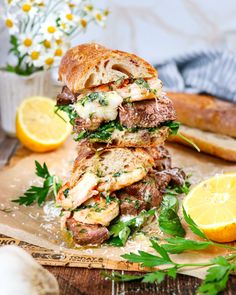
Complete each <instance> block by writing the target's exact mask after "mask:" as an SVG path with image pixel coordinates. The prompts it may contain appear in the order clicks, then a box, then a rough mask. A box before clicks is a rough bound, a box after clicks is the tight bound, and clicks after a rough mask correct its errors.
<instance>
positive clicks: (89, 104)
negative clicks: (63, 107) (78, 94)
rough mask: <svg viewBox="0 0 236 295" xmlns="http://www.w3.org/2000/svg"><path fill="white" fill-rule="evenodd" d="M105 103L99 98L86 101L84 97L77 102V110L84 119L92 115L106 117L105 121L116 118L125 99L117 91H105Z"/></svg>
mask: <svg viewBox="0 0 236 295" xmlns="http://www.w3.org/2000/svg"><path fill="white" fill-rule="evenodd" d="M102 95H103V96H104V100H103V102H104V103H101V102H100V101H99V99H95V100H93V101H91V100H89V99H88V100H87V101H85V102H84V103H81V101H83V98H82V99H81V100H80V101H79V102H77V103H76V105H75V106H74V107H75V110H76V112H77V113H78V115H79V116H80V117H81V118H83V119H87V120H88V119H90V118H91V117H92V116H94V117H97V118H101V119H104V120H105V121H112V120H115V119H116V117H117V115H118V107H119V105H120V104H121V103H122V101H123V99H122V97H121V96H120V95H118V93H117V92H116V91H109V92H103V93H102Z"/></svg>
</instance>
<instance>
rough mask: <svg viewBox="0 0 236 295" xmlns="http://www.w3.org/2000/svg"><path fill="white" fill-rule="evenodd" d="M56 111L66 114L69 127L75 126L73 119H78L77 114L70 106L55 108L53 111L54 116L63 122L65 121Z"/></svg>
mask: <svg viewBox="0 0 236 295" xmlns="http://www.w3.org/2000/svg"><path fill="white" fill-rule="evenodd" d="M58 111H63V112H65V113H67V115H68V117H69V120H70V124H71V125H74V124H75V119H76V118H78V114H77V112H76V110H75V109H74V107H73V106H72V105H65V106H64V105H63V106H56V108H55V111H54V112H55V114H57V115H58V116H59V117H60V118H61V119H62V120H63V121H65V119H64V118H63V117H62V116H60V114H59V113H58Z"/></svg>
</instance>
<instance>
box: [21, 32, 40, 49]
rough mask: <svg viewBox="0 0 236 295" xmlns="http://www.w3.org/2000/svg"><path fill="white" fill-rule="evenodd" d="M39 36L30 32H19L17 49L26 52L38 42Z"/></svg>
mask: <svg viewBox="0 0 236 295" xmlns="http://www.w3.org/2000/svg"><path fill="white" fill-rule="evenodd" d="M40 41H41V38H40V37H39V36H36V37H34V36H32V34H29V33H28V34H21V35H20V37H19V51H20V52H21V53H23V54H24V53H27V52H29V50H31V49H32V48H34V47H35V46H36V45H37V44H38V43H39V42H40Z"/></svg>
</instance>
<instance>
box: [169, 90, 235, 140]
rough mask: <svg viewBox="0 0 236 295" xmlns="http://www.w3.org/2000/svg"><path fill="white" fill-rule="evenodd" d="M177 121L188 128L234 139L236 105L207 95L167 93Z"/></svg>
mask: <svg viewBox="0 0 236 295" xmlns="http://www.w3.org/2000/svg"><path fill="white" fill-rule="evenodd" d="M168 96H169V97H170V98H171V100H172V101H173V104H174V107H175V110H176V113H177V120H178V121H180V122H181V123H183V124H184V125H187V126H189V127H194V128H199V129H201V130H205V131H211V132H215V133H219V134H224V135H228V136H232V137H236V104H235V103H230V102H226V101H222V100H220V99H217V98H215V97H212V96H208V95H198V94H186V93H171V92H169V93H168Z"/></svg>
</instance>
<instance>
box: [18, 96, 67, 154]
mask: <svg viewBox="0 0 236 295" xmlns="http://www.w3.org/2000/svg"><path fill="white" fill-rule="evenodd" d="M54 111H55V102H54V101H53V100H52V99H50V98H47V97H41V96H33V97H29V98H27V99H25V100H24V101H23V102H22V103H21V105H20V106H19V108H18V111H17V114H16V135H17V137H18V138H19V140H20V141H21V143H22V144H23V145H24V146H26V147H27V148H29V149H30V150H32V151H34V152H47V151H51V150H54V149H56V148H58V147H59V146H61V145H62V144H63V143H64V141H65V140H66V138H67V137H68V135H69V134H70V133H71V128H72V127H71V125H70V123H69V120H68V117H67V115H66V114H65V113H64V112H62V111H58V114H59V116H58V115H57V114H55V112H54Z"/></svg>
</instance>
